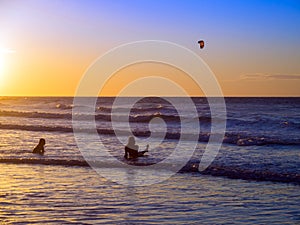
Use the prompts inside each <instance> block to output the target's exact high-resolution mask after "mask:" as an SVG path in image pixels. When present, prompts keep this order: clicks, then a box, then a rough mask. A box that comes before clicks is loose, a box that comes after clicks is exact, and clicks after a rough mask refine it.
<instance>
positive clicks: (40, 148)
mask: <svg viewBox="0 0 300 225" xmlns="http://www.w3.org/2000/svg"><path fill="white" fill-rule="evenodd" d="M45 144H46V141H45V139H44V138H41V139H40V142H39V143H38V145H37V146H36V147H35V148H34V149H33V151H32V153H34V154H40V155H44V153H45V148H44V146H45Z"/></svg>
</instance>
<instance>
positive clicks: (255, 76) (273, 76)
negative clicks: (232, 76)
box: [240, 73, 300, 80]
mask: <svg viewBox="0 0 300 225" xmlns="http://www.w3.org/2000/svg"><path fill="white" fill-rule="evenodd" d="M240 79H241V80H274V79H276V80H300V74H262V73H255V74H244V75H242V76H240Z"/></svg>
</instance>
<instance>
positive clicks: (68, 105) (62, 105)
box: [55, 103, 74, 110]
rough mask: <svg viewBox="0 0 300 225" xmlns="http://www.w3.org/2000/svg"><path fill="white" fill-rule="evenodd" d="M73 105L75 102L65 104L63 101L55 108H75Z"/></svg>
mask: <svg viewBox="0 0 300 225" xmlns="http://www.w3.org/2000/svg"><path fill="white" fill-rule="evenodd" d="M73 107H74V105H73V104H63V103H59V104H57V105H56V106H55V108H57V109H62V110H66V109H73Z"/></svg>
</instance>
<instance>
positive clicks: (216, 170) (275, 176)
mask: <svg viewBox="0 0 300 225" xmlns="http://www.w3.org/2000/svg"><path fill="white" fill-rule="evenodd" d="M0 163H13V164H39V165H53V166H57V165H58V166H80V167H88V166H89V164H88V163H87V162H86V161H84V160H64V159H32V158H29V159H19V158H2V159H0ZM92 164H93V166H95V167H102V168H115V167H119V164H118V166H117V165H114V164H112V163H109V162H93V163H92ZM130 165H135V166H149V165H152V163H149V164H147V163H145V162H138V161H136V162H130ZM198 165H199V161H198V160H190V161H189V162H188V163H187V164H186V165H185V166H184V167H183V168H182V169H181V170H180V171H179V172H184V173H189V172H199V171H198ZM119 168H120V167H119ZM161 168H163V169H167V168H170V169H171V168H172V165H165V166H162V167H161ZM200 173H201V174H203V175H211V176H221V177H227V178H231V179H243V180H256V181H272V182H283V183H294V184H297V185H300V174H297V173H276V172H270V171H259V170H251V169H242V168H237V167H231V166H216V165H211V166H209V167H208V168H207V169H206V170H205V171H202V172H200Z"/></svg>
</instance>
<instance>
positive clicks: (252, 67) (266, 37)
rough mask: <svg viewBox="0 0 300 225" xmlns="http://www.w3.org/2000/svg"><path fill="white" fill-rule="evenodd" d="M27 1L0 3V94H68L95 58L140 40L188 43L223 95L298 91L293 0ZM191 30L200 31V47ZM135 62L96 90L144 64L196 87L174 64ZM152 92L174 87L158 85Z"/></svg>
mask: <svg viewBox="0 0 300 225" xmlns="http://www.w3.org/2000/svg"><path fill="white" fill-rule="evenodd" d="M31 2H32V1H3V2H1V3H0V21H1V22H0V49H2V50H1V53H0V96H73V95H74V94H75V92H76V88H77V86H78V84H79V82H80V79H81V77H82V76H83V75H84V72H85V71H86V70H87V69H88V67H89V66H90V65H91V64H92V63H93V61H94V60H95V59H96V58H98V57H99V56H101V55H103V54H105V52H107V51H109V50H110V49H112V48H115V47H117V46H119V45H121V44H125V43H128V42H133V41H139V40H165V41H170V42H174V43H178V44H179V45H182V46H185V47H187V48H189V49H190V50H191V51H193V52H195V53H196V54H198V55H199V56H200V57H201V58H202V59H203V60H204V61H205V62H206V63H207V64H208V66H209V67H210V68H211V70H212V71H213V72H214V74H215V76H216V78H217V79H218V82H219V84H220V86H221V88H222V91H223V93H224V95H225V96H300V88H299V87H300V63H299V60H300V42H299V40H300V31H299V29H297V28H298V27H300V4H299V3H298V4H296V3H297V2H293V4H292V3H290V4H288V3H286V4H279V3H278V2H276V1H274V2H272V1H268V2H267V1H266V2H264V1H217V2H216V3H212V2H210V1H189V2H186V1H176V2H175V1H168V0H166V1H134V0H133V1H131V2H129V3H128V2H125V1H119V0H115V1H112V2H110V1H82V2H81V1H34V4H31ZM279 15H280V16H279ZM199 39H203V40H205V47H204V48H203V49H201V50H200V49H199V46H198V43H197V42H198V40H199ZM5 49H6V50H5ZM12 49H13V50H12ZM142 67H143V66H141V65H136V66H135V67H129V68H127V69H125V70H124V71H122V75H121V73H119V74H115V76H114V77H113V78H112V79H111V80H110V81H109V82H108V83H107V84H106V86H105V88H104V89H103V90H102V92H101V95H108V96H112V95H116V93H117V92H118V91H119V90H120V89H121V88H122V87H123V86H124V83H126V82H129V81H131V80H134V79H138V78H141V77H144V76H145V74H147V75H148V76H149V75H150V74H159V75H160V76H163V77H165V78H168V79H172V80H173V81H174V82H177V83H180V85H182V86H183V87H184V88H185V89H186V90H187V92H188V93H189V94H191V95H202V92H201V90H199V89H197V87H196V86H195V84H193V82H192V81H191V80H189V78H188V77H187V76H186V75H184V74H182V73H180V72H179V71H176V70H174V68H173V69H170V68H167V67H164V66H158V65H155V66H153V65H152V66H151V65H148V66H145V65H144V67H143V68H142ZM130 95H140V91H139V92H138V91H137V92H136V93H135V92H134V91H132V92H130ZM157 95H176V92H174V90H172V89H171V88H170V89H168V90H166V89H163V88H160V87H158V88H157Z"/></svg>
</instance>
